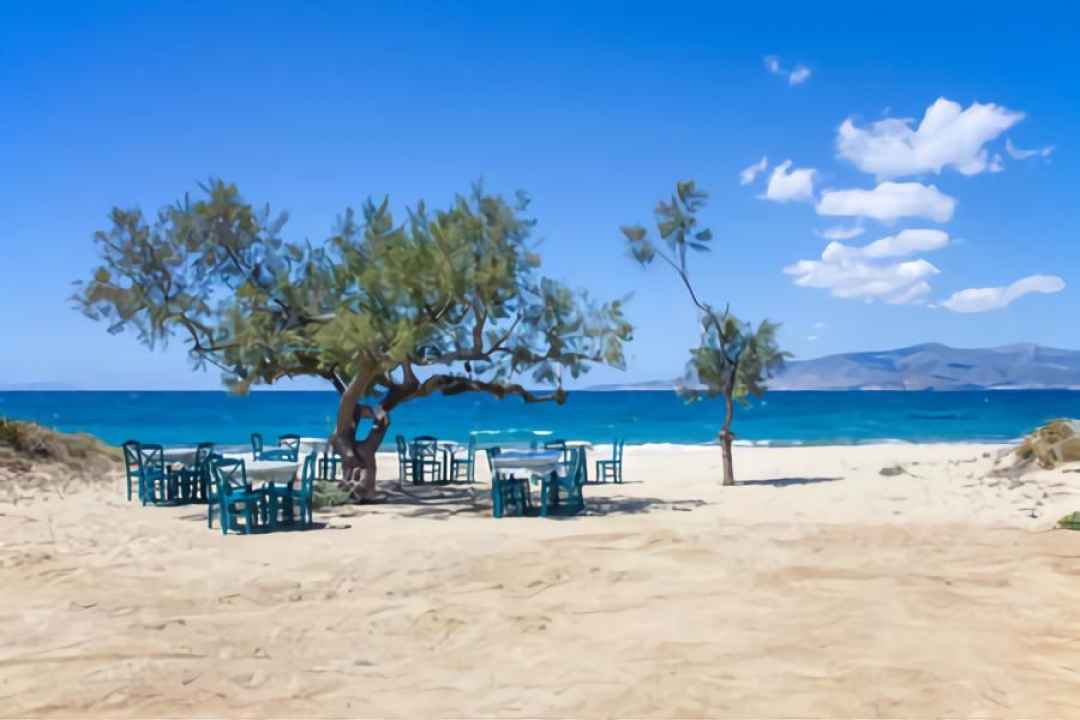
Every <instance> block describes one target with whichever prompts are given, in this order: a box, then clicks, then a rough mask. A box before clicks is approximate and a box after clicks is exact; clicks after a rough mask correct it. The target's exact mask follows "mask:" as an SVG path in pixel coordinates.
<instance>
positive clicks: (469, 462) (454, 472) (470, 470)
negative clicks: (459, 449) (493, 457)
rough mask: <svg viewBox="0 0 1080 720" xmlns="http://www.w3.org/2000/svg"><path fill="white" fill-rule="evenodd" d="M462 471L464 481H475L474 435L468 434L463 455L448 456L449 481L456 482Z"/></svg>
mask: <svg viewBox="0 0 1080 720" xmlns="http://www.w3.org/2000/svg"><path fill="white" fill-rule="evenodd" d="M463 471H464V473H465V481H466V482H470V483H473V482H476V436H475V435H469V445H468V447H467V448H466V449H465V457H458V456H457V455H454V456H451V458H450V482H457V481H458V477H459V476H460V475H461V473H462V472H463Z"/></svg>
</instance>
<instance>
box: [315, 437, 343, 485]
mask: <svg viewBox="0 0 1080 720" xmlns="http://www.w3.org/2000/svg"><path fill="white" fill-rule="evenodd" d="M339 465H341V456H340V455H338V451H337V450H335V449H334V447H333V446H332V445H327V446H326V452H324V453H323V456H322V457H321V458H319V473H318V475H317V476H316V477H317V478H318V479H319V480H337V476H338V466H339Z"/></svg>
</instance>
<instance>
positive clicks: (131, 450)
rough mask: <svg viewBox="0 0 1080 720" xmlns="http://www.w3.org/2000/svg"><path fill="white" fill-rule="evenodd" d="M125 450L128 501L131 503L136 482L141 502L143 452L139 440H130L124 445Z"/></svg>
mask: <svg viewBox="0 0 1080 720" xmlns="http://www.w3.org/2000/svg"><path fill="white" fill-rule="evenodd" d="M122 447H123V449H124V476H125V478H126V479H127V499H128V502H131V483H132V481H134V482H135V488H136V492H137V493H138V496H139V500H142V471H141V467H142V466H141V463H140V458H141V457H142V451H141V450H140V449H139V441H138V440H128V441H127V442H125V443H124V444H123V446H122Z"/></svg>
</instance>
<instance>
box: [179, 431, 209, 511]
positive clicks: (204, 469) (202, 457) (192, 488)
mask: <svg viewBox="0 0 1080 720" xmlns="http://www.w3.org/2000/svg"><path fill="white" fill-rule="evenodd" d="M213 455H214V443H209V442H202V443H199V445H198V446H197V447H196V448H195V460H194V461H193V462H192V463H191V464H190V465H188V466H186V467H184V468H183V469H181V470H180V473H179V475H180V482H179V489H180V496H179V499H181V500H183V501H185V502H206V485H207V482H208V481H209V477H210V458H211V457H212V456H213Z"/></svg>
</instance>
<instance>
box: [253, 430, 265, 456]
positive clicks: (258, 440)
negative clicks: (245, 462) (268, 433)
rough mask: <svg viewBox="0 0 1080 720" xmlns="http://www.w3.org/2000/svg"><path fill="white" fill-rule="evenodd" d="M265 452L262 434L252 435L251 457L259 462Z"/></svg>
mask: <svg viewBox="0 0 1080 720" xmlns="http://www.w3.org/2000/svg"><path fill="white" fill-rule="evenodd" d="M262 451H263V437H262V435H261V434H260V433H251V455H252V456H253V457H254V458H255V459H256V460H258V459H259V456H260V455H262Z"/></svg>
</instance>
